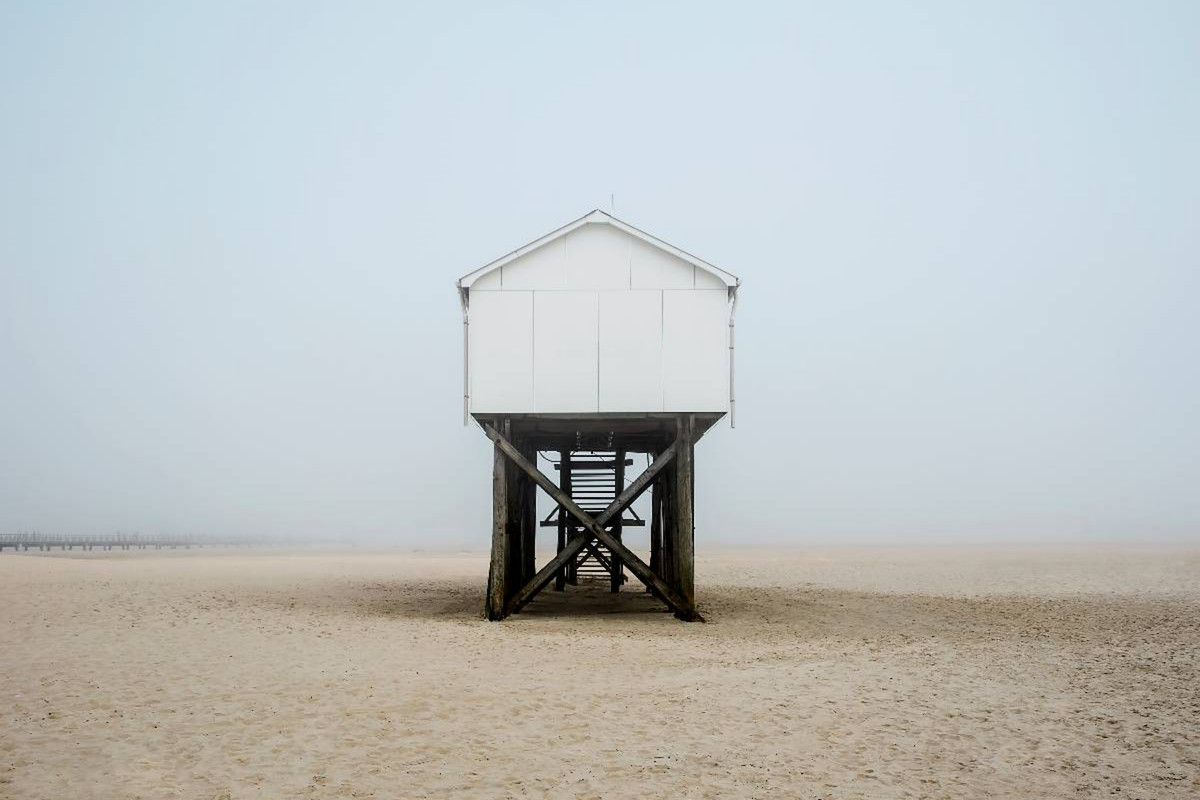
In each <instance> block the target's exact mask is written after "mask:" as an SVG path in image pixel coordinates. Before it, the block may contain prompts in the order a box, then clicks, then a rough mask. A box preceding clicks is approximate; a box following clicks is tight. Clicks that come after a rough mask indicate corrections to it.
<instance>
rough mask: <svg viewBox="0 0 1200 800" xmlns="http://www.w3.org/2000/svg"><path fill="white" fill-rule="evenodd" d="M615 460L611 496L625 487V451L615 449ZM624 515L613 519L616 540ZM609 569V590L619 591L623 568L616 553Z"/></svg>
mask: <svg viewBox="0 0 1200 800" xmlns="http://www.w3.org/2000/svg"><path fill="white" fill-rule="evenodd" d="M615 460H616V464H615V466H614V472H613V483H614V486H613V497H617V496H619V495H620V494H621V491H622V490H623V489H624V488H625V451H624V450H617V451H616V458H615ZM624 516H625V515H624V514H617V516H616V518H614V519H613V526H612V535H613V538H614V539H616V540H617V541H618V542H619V541H621V537H622V535H623V534H624V532H625V531H624V527H623V526H622V524H621V519H622V518H623V517H624ZM609 570H610V572H609V591H610V592H613V593H614V594H615V593H617V592H619V591H621V584H622V583H624V582H625V569H624V568H623V567H622V565H621V557H620V556H618V555H617V554H616V553H613V554H612V561H611V562H610V567H609Z"/></svg>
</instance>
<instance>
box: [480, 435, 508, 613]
mask: <svg viewBox="0 0 1200 800" xmlns="http://www.w3.org/2000/svg"><path fill="white" fill-rule="evenodd" d="M501 424H502V425H504V424H505V423H501ZM508 554H509V542H508V459H507V458H506V457H505V455H504V451H503V450H502V449H501V448H500V446H499V445H496V447H495V448H493V454H492V558H491V561H490V563H489V564H488V588H487V599H486V601H485V603H484V613H485V614H486V615H487V618H488V619H492V620H496V619H503V618H504V616H505V614H506V613H507V612H506V610H505V606H506V604H507V601H508Z"/></svg>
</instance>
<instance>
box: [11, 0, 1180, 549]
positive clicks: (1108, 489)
mask: <svg viewBox="0 0 1200 800" xmlns="http://www.w3.org/2000/svg"><path fill="white" fill-rule="evenodd" d="M417 5H418V4H402V3H378V4H371V3H366V2H358V3H311V4H307V3H299V2H280V3H233V2H229V3H217V2H195V3H190V4H185V3H157V2H146V3H140V4H135V3H80V4H72V3H35V2H27V3H26V2H8V3H4V4H3V5H0V109H2V113H3V125H0V532H9V531H17V530H24V529H38V530H41V531H45V532H54V531H61V532H73V531H81V532H98V533H108V532H113V531H116V530H126V531H131V530H139V531H143V532H155V531H169V532H176V533H186V532H196V533H232V534H254V533H265V534H296V535H303V536H338V537H341V536H351V537H356V538H359V539H362V540H364V541H374V542H389V543H397V544H402V545H411V546H423V547H437V546H472V547H474V546H478V547H483V546H485V545H486V542H487V539H488V536H489V531H490V527H489V525H490V522H489V514H490V505H489V492H490V470H491V460H490V444H489V443H488V442H487V440H486V439H485V438H484V436H483V435H482V433H481V432H480V431H479V430H478V429H477V428H473V427H471V428H464V427H463V426H462V423H461V406H460V403H461V369H462V364H461V357H462V356H461V349H462V341H461V328H460V326H461V317H460V311H459V305H458V299H457V297H456V293H455V290H454V281H455V279H457V278H458V277H459V276H460V275H462V274H464V273H466V272H468V271H470V270H472V269H475V268H476V267H478V266H481V265H483V264H484V263H486V262H488V261H490V260H492V259H493V258H495V257H497V256H499V255H502V254H504V253H506V252H508V251H509V250H511V249H513V248H514V247H516V246H519V245H521V244H524V243H525V242H527V241H529V240H531V239H534V238H536V237H538V236H540V235H542V234H543V233H546V232H548V231H549V230H551V229H553V228H556V227H558V226H559V225H561V224H563V223H565V222H567V221H569V220H572V219H574V218H576V217H578V216H580V215H581V214H583V213H585V212H586V211H588V210H590V209H592V208H595V207H602V208H604V209H605V210H609V209H610V195H615V213H616V215H617V216H618V217H621V218H622V219H625V220H627V221H628V222H631V223H632V224H634V225H637V226H638V227H641V228H642V229H644V230H647V231H649V232H651V233H653V234H655V235H657V236H659V237H661V238H663V239H666V240H667V241H669V242H671V243H672V244H675V245H678V246H680V247H682V248H684V249H686V250H689V251H691V252H693V253H696V254H697V255H699V256H700V257H702V258H704V259H706V260H708V261H710V262H712V263H714V264H716V265H718V266H720V267H723V268H725V269H727V270H729V271H731V272H733V273H735V274H737V275H739V276H740V277H741V278H742V281H743V288H742V291H741V300H740V303H739V309H738V336H739V338H738V392H739V395H738V397H739V402H738V406H739V418H738V426H737V428H736V429H733V430H730V429H729V428H728V426H727V425H723V426H722V427H718V428H716V429H714V430H713V431H712V432H711V433H710V434H709V435H708V436H707V437H706V438H705V439H704V441H703V442H702V443H701V445H700V446H699V447H698V449H697V459H698V474H697V495H698V498H697V537H698V541H699V542H700V543H701V544H703V543H720V542H728V543H733V542H738V541H753V542H762V541H768V542H790V543H797V544H804V543H813V542H831V541H855V542H873V541H928V540H936V541H983V540H1012V541H1018V540H1019V541H1026V540H1030V539H1039V540H1079V539H1085V538H1099V539H1193V540H1194V539H1197V538H1200V418H1198V417H1200V255H1198V254H1200V148H1198V147H1197V143H1198V142H1200V6H1198V5H1197V4H1195V3H1191V2H1178V3H1171V2H1144V3H1130V2H1079V3H1041V2H1037V3H1017V2H995V3H991V4H985V3H959V2H945V3H922V4H900V3H887V2H880V3H823V2H822V3H781V4H778V5H755V4H748V3H724V4H719V5H713V6H708V7H704V6H702V5H701V4H698V3H692V2H688V3H679V4H644V3H633V4H622V3H611V2H607V3H590V4H550V3H546V4H541V7H535V6H534V5H532V4H531V5H515V4H498V3H479V4H450V3H431V4H423V5H424V6H426V7H425V8H418V7H417ZM913 5H918V6H919V8H912V7H911V6H913ZM568 6H569V7H568ZM989 6H990V7H989Z"/></svg>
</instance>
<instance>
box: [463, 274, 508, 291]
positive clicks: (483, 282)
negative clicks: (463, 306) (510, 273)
mask: <svg viewBox="0 0 1200 800" xmlns="http://www.w3.org/2000/svg"><path fill="white" fill-rule="evenodd" d="M503 274H504V269H503V268H501V269H497V270H493V271H492V272H489V273H488V274H487V275H484V276H483V277H482V278H480V279H479V280H477V281H475V284H474V285H473V286H472V287H471V291H473V292H478V291H487V290H489V289H499V288H500V276H501V275H503Z"/></svg>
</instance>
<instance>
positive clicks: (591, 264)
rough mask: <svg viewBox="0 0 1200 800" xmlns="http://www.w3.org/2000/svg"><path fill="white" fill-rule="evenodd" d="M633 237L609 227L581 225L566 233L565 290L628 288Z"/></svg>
mask: <svg viewBox="0 0 1200 800" xmlns="http://www.w3.org/2000/svg"><path fill="white" fill-rule="evenodd" d="M632 238H633V237H631V236H629V235H628V234H626V233H624V232H623V231H619V230H617V229H616V228H614V227H613V226H611V225H584V226H583V227H582V228H580V229H579V230H577V231H572V232H571V233H568V234H567V235H566V236H564V237H563V239H564V240H565V241H566V243H567V263H566V269H565V270H564V285H565V287H566V288H568V289H628V288H629V246H630V244H629V243H630V241H631V239H632Z"/></svg>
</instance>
